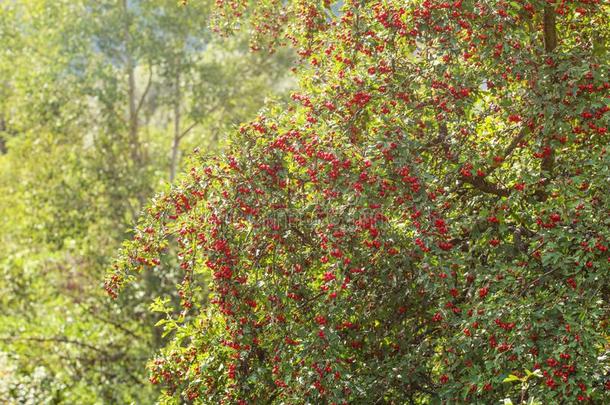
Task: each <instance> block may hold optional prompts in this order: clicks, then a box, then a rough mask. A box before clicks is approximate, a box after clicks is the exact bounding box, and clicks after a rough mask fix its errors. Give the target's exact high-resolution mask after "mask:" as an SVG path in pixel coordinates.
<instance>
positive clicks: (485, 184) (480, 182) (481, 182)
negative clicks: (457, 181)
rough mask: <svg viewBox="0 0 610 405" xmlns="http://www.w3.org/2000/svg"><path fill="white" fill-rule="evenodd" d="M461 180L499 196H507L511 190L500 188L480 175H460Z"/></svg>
mask: <svg viewBox="0 0 610 405" xmlns="http://www.w3.org/2000/svg"><path fill="white" fill-rule="evenodd" d="M462 181H463V182H464V183H468V184H470V185H472V186H473V187H474V188H476V189H477V190H479V191H483V192H484V193H488V194H494V195H497V196H499V197H508V196H509V195H510V193H511V190H509V189H506V188H502V187H500V186H498V185H497V184H495V183H492V182H489V181H487V180H485V179H484V178H482V177H478V176H477V177H466V176H462Z"/></svg>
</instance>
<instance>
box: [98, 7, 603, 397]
mask: <svg viewBox="0 0 610 405" xmlns="http://www.w3.org/2000/svg"><path fill="white" fill-rule="evenodd" d="M217 3H218V7H219V9H218V16H217V19H216V21H215V23H216V26H217V28H218V29H220V30H225V31H230V30H231V29H233V28H234V27H236V26H237V25H241V26H244V25H247V26H248V27H250V28H252V29H253V32H254V35H253V38H254V41H256V42H255V43H254V45H253V47H257V48H258V47H261V48H262V47H264V46H272V47H273V46H278V45H282V44H284V43H286V44H289V45H291V46H294V47H295V48H296V49H297V50H298V53H299V55H300V56H301V58H302V62H301V63H300V64H299V66H298V68H297V70H298V72H299V77H300V88H299V92H298V93H295V94H293V96H292V102H290V103H288V104H275V105H271V106H269V107H268V108H267V109H266V110H264V111H261V113H260V115H259V117H258V118H257V119H256V120H254V121H253V122H250V123H249V124H245V125H243V126H242V127H241V128H240V130H239V131H238V132H236V133H234V134H233V135H232V138H231V139H232V144H231V147H230V148H229V149H228V150H227V153H226V154H225V155H223V156H218V157H212V158H209V157H205V156H203V155H201V154H195V155H194V156H193V157H192V161H191V165H190V167H191V169H190V171H189V172H188V173H186V174H185V175H183V177H182V178H181V181H180V182H179V183H178V184H176V185H175V186H174V187H173V188H172V189H171V191H170V192H168V193H163V194H160V195H158V196H157V197H156V198H155V199H154V201H153V202H152V204H151V205H150V207H149V208H148V210H147V213H146V215H144V217H143V218H142V219H141V222H140V224H139V226H138V227H137V228H136V230H135V236H134V238H133V240H132V241H130V242H126V243H125V245H124V248H123V250H122V251H121V253H120V255H119V257H118V259H117V260H116V262H115V265H114V268H113V270H112V271H111V272H110V273H109V274H108V276H107V280H106V289H107V291H108V292H109V294H110V295H111V296H116V295H117V293H118V292H119V290H120V289H121V288H122V287H123V286H124V285H125V284H126V283H128V282H130V281H131V280H133V279H134V278H135V277H137V274H138V273H140V272H141V271H142V270H144V269H148V271H158V269H159V267H157V265H158V264H159V263H160V260H161V258H162V257H164V255H166V254H167V252H169V251H170V249H169V248H170V247H172V249H171V251H174V249H173V247H177V251H178V253H177V257H178V259H179V261H180V263H181V264H180V267H181V268H182V271H183V273H184V278H183V281H182V283H181V284H180V285H179V286H178V288H179V294H180V296H181V298H182V302H181V308H173V307H172V306H171V305H170V304H169V302H168V301H167V300H164V299H163V297H159V298H158V299H157V300H156V301H155V303H154V304H153V305H152V309H153V310H155V311H160V312H163V313H165V314H166V319H164V320H163V321H162V322H161V323H162V324H163V326H164V328H165V333H166V334H169V335H171V336H172V340H171V342H170V343H169V344H168V345H167V346H166V347H165V348H164V349H163V350H162V352H161V353H160V354H159V355H158V357H156V358H155V359H154V360H152V361H151V363H150V370H151V378H150V380H151V382H152V383H153V384H157V383H159V384H163V385H164V386H165V394H164V401H166V402H167V403H174V402H180V401H181V400H190V401H199V402H204V403H239V404H246V403H336V404H339V403H371V404H373V403H393V404H402V403H463V402H467V403H473V402H476V403H494V402H497V401H500V400H504V401H505V402H506V403H509V402H510V401H513V402H519V403H526V402H527V403H534V402H535V401H542V403H574V402H577V401H583V402H594V403H602V402H605V401H608V400H610V394H609V392H610V381H609V379H608V372H609V363H608V344H609V343H608V338H609V335H610V333H609V328H608V314H609V306H608V302H610V288H609V285H610V283H609V282H610V278H609V275H608V270H609V269H610V254H609V252H608V246H609V244H610V197H609V193H608V191H609V190H608V184H609V182H610V156H609V154H608V143H609V139H610V134H609V133H608V126H609V121H610V118H609V117H610V114H609V113H608V112H609V111H610V107H609V104H610V97H609V94H610V91H609V90H610V81H609V77H608V76H609V69H608V67H609V63H608V62H609V58H608V51H607V49H606V48H607V44H608V40H609V38H608V37H609V34H610V23H609V19H608V18H609V16H610V13H609V5H608V3H606V2H604V1H603V0H563V1H559V0H557V1H554V0H549V1H544V0H531V1H530V0H515V1H499V0H489V1H473V0H457V1H455V2H449V1H441V0H425V1H406V2H405V1H389V0H388V1H357V0H351V1H345V2H340V3H342V4H340V5H337V4H331V2H329V1H325V2H313V1H306V0H300V1H288V2H280V1H274V0H266V1H256V2H223V1H220V2H217Z"/></svg>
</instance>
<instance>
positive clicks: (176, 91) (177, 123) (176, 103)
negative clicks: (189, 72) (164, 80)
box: [169, 67, 182, 183]
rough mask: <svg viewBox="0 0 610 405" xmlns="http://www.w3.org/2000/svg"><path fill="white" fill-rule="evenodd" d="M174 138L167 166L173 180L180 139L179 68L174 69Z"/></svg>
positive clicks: (178, 158) (176, 168)
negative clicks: (168, 165)
mask: <svg viewBox="0 0 610 405" xmlns="http://www.w3.org/2000/svg"><path fill="white" fill-rule="evenodd" d="M174 97H175V99H174V139H173V142H172V157H171V162H170V168H169V181H170V182H172V183H173V182H174V179H175V178H176V172H177V170H178V162H179V160H180V140H181V139H182V133H181V132H180V119H181V116H180V98H181V92H180V68H179V67H178V68H177V71H176V83H175V87H174Z"/></svg>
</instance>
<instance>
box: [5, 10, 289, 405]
mask: <svg viewBox="0 0 610 405" xmlns="http://www.w3.org/2000/svg"><path fill="white" fill-rule="evenodd" d="M174 9H175V10H174ZM164 13H165V14H168V15H169V17H167V18H170V20H171V21H172V24H167V23H164V24H161V23H160V22H159V21H160V20H163V19H164V18H166V17H164V16H165V14H164ZM172 13H173V14H172ZM208 14H209V6H208V5H206V3H201V5H200V7H192V8H189V9H185V8H180V7H177V5H176V3H175V2H170V1H152V2H151V1H147V2H134V1H129V2H121V1H113V2H110V1H107V2H104V1H102V2H100V1H88V0H82V1H80V0H79V1H46V0H40V1H38V0H36V1H29V0H28V1H11V2H2V4H1V5H0V39H1V41H0V84H1V87H0V92H1V96H2V97H1V98H0V139H1V142H0V146H1V148H0V149H1V153H0V225H2V232H0V242H1V246H0V294H1V298H0V308H2V314H1V315H0V374H1V375H2V383H1V384H0V386H1V387H0V402H7V403H36V404H38V403H84V404H85V403H130V402H137V403H148V402H151V401H153V399H154V398H155V397H156V396H157V393H156V388H155V387H153V386H151V385H150V384H149V383H148V382H147V378H146V376H145V375H144V364H145V361H146V360H147V359H148V358H149V357H150V353H152V352H154V350H155V348H157V347H159V345H161V344H163V338H162V336H161V333H160V332H161V331H160V330H159V329H158V328H153V325H154V323H156V322H157V320H158V315H156V314H151V313H150V312H149V311H148V306H149V304H150V298H147V297H152V296H156V295H160V294H164V295H167V296H169V297H170V298H173V299H174V300H176V301H178V300H179V297H178V295H177V293H176V292H175V291H173V285H174V284H176V283H177V282H178V280H179V278H178V279H177V278H176V277H179V274H177V273H178V272H177V271H176V270H175V267H174V266H173V265H174V261H172V260H168V261H167V262H164V263H163V267H164V269H165V270H164V271H163V273H162V274H156V275H152V274H151V275H149V276H148V277H146V278H145V279H144V280H141V281H140V282H139V283H137V284H135V285H134V286H133V288H131V289H130V290H129V291H128V293H127V294H126V295H124V296H123V297H121V299H120V300H119V301H118V302H117V303H116V304H112V305H110V306H109V305H108V303H107V298H106V296H105V295H104V294H103V290H101V288H100V284H101V281H100V280H101V277H102V274H103V271H104V270H103V269H104V268H106V267H107V266H108V265H109V263H108V262H109V257H111V255H112V252H113V251H115V250H116V249H117V248H118V245H119V243H120V241H121V240H123V239H124V238H126V237H128V235H129V227H130V226H131V224H132V222H133V221H134V219H135V218H136V217H137V216H138V214H139V212H140V210H141V209H142V204H143V202H145V201H146V200H147V199H148V198H150V196H151V193H152V190H153V189H157V188H159V187H161V185H162V184H163V183H164V182H165V180H166V179H167V178H168V177H169V172H170V170H169V167H170V162H172V160H171V144H172V132H171V130H169V124H168V117H170V118H171V117H172V115H173V113H174V110H173V107H172V105H171V103H170V102H169V101H168V100H169V98H168V97H169V95H170V94H171V93H170V89H171V88H172V87H171V83H172V82H171V80H173V79H172V76H168V75H166V74H165V70H164V69H166V64H167V61H169V60H171V58H172V55H171V54H170V47H169V46H167V45H166V44H164V45H163V46H161V44H163V41H165V40H167V38H173V37H177V36H178V35H183V36H184V37H185V38H188V41H191V42H192V41H193V39H194V38H196V39H197V41H198V45H197V46H191V45H188V46H185V48H184V50H183V52H182V54H183V55H182V57H184V58H185V59H184V60H185V66H186V65H187V62H188V66H189V69H190V70H189V76H188V77H187V76H186V73H185V78H184V81H183V82H182V86H183V90H182V94H183V97H182V101H181V105H182V108H183V110H184V111H185V113H184V114H185V117H186V118H185V119H188V120H189V121H185V124H184V127H183V128H181V129H182V130H183V131H184V130H186V128H187V125H192V124H193V123H195V122H196V123H197V126H196V127H193V128H192V130H191V131H190V132H189V135H188V136H189V138H188V139H187V138H184V141H187V140H188V142H184V143H183V144H181V145H180V151H181V152H182V151H185V150H188V149H186V148H189V147H191V146H192V145H193V144H195V143H196V144H200V145H201V148H202V149H205V150H208V151H213V150H216V149H220V148H222V143H223V138H222V137H221V136H220V135H217V136H216V138H214V137H213V136H212V135H211V134H212V130H214V128H216V127H217V124H216V123H215V122H214V120H213V119H212V118H211V117H207V116H206V114H207V111H205V110H201V107H200V106H199V107H196V106H195V101H194V98H193V97H192V96H191V94H193V92H199V93H209V94H214V95H215V97H217V99H218V101H217V102H218V103H220V104H222V105H239V107H238V108H237V107H236V108H234V109H230V108H228V109H225V110H223V111H217V112H216V113H215V117H216V119H217V120H221V121H223V122H225V123H227V125H230V123H231V122H236V121H239V120H242V119H244V118H245V117H248V116H250V117H252V116H253V115H254V113H255V111H257V110H258V109H259V108H260V106H261V105H262V104H263V103H264V99H265V97H267V96H268V97H280V96H281V95H282V91H283V89H282V87H281V85H276V83H278V82H280V81H283V82H284V83H285V85H286V86H290V79H289V78H288V77H287V76H286V75H284V74H283V73H282V72H285V71H286V70H287V69H286V66H287V65H288V64H289V63H290V57H289V54H288V52H286V53H284V54H283V55H279V54H278V55H277V56H269V57H262V56H260V55H257V56H252V55H250V52H249V49H248V46H247V44H246V43H244V41H243V40H239V39H238V38H236V39H234V40H232V41H230V42H227V45H224V44H223V43H224V41H223V40H222V39H220V38H212V37H211V36H210V35H208V34H206V33H205V32H206V28H205V26H206V24H205V20H206V16H207V15H208ZM171 26H174V27H175V26H180V27H182V28H181V30H180V31H179V32H170V31H169V28H170V27H171ZM164 30H165V31H164ZM200 34H201V35H200ZM191 42H189V44H190V43H191ZM248 65H259V66H258V67H252V66H251V67H247V66H248ZM225 66H226V69H227V70H231V71H234V72H239V76H238V77H239V80H240V81H239V83H236V86H235V88H234V89H231V86H232V82H230V81H227V80H226V77H224V76H221V75H220V74H216V75H214V74H206V75H204V74H200V75H195V74H194V73H191V72H207V71H211V72H212V73H214V72H216V71H217V72H223V73H224V69H225ZM185 72H186V71H185ZM191 76H192V78H191ZM187 79H188V80H187ZM221 86H223V87H224V86H226V87H228V88H227V89H219V87H221ZM196 108H198V109H200V110H201V112H200V113H199V115H196V114H194V113H191V111H194V110H195V109H196ZM191 114H192V115H193V117H197V118H191ZM172 164H173V165H174V167H180V160H179V159H177V158H176V159H174V160H173V163H172ZM176 267H177V266H176Z"/></svg>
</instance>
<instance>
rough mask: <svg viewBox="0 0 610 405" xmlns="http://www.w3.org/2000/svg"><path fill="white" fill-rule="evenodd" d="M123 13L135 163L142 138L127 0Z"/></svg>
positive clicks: (138, 159)
mask: <svg viewBox="0 0 610 405" xmlns="http://www.w3.org/2000/svg"><path fill="white" fill-rule="evenodd" d="M122 5H123V13H124V14H125V27H124V29H125V38H124V39H125V53H126V54H125V57H126V64H125V70H126V73H127V82H128V83H127V97H128V99H129V100H128V103H129V117H128V121H129V146H130V148H131V157H132V159H133V161H134V163H137V164H139V163H141V162H140V139H139V134H138V131H139V128H138V107H137V104H136V103H137V101H136V73H135V63H134V60H133V55H132V48H131V34H130V32H129V30H130V28H131V21H130V17H129V9H128V7H127V0H122Z"/></svg>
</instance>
